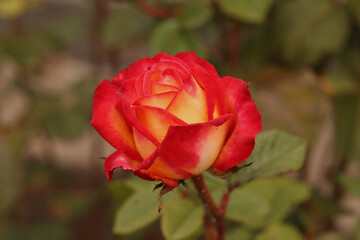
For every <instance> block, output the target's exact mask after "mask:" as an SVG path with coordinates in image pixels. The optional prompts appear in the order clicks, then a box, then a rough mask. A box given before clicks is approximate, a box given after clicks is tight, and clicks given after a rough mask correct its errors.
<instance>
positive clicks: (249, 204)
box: [226, 188, 270, 226]
mask: <svg viewBox="0 0 360 240" xmlns="http://www.w3.org/2000/svg"><path fill="white" fill-rule="evenodd" d="M269 212H270V205H269V203H268V201H266V200H265V199H264V198H262V197H261V196H260V195H258V194H256V193H254V192H252V191H251V190H248V189H244V188H238V189H236V190H234V191H233V192H232V193H231V196H230V200H229V204H228V207H227V211H226V218H228V219H231V220H234V221H237V222H241V223H245V224H247V225H249V226H254V225H256V224H257V222H259V221H261V220H262V219H264V217H265V216H266V215H267V214H268V213H269Z"/></svg>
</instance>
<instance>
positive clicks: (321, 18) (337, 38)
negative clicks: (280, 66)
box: [274, 0, 349, 64]
mask: <svg viewBox="0 0 360 240" xmlns="http://www.w3.org/2000/svg"><path fill="white" fill-rule="evenodd" d="M274 19H275V21H274V23H275V25H274V28H275V29H276V34H275V35H276V36H277V37H276V39H277V44H276V45H278V47H279V49H280V50H281V52H282V56H283V58H284V59H285V60H287V61H292V62H296V63H302V64H309V63H314V62H316V61H318V60H319V59H320V58H321V57H323V56H324V55H326V54H330V53H332V52H334V51H336V50H338V49H339V48H340V47H341V46H342V45H343V43H345V40H346V38H347V36H348V33H349V20H348V17H347V15H346V13H345V12H344V9H343V8H342V7H340V6H338V5H337V4H336V2H334V1H331V0H317V1H312V0H294V1H286V2H283V3H281V4H279V5H278V8H277V9H276V11H275V12H274ZM277 54H278V53H277Z"/></svg>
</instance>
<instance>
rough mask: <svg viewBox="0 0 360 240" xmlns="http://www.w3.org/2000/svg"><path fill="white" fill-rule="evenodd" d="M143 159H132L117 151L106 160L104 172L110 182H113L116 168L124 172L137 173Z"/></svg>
mask: <svg viewBox="0 0 360 240" xmlns="http://www.w3.org/2000/svg"><path fill="white" fill-rule="evenodd" d="M141 161H142V159H141V158H139V157H130V156H128V155H127V154H126V153H124V152H121V151H116V152H114V153H112V154H111V155H110V156H109V157H107V158H106V160H105V164H104V170H105V173H106V176H107V178H108V181H110V180H111V178H112V175H113V171H114V169H116V168H122V169H124V170H131V171H135V170H136V168H137V167H138V166H139V165H140V163H141Z"/></svg>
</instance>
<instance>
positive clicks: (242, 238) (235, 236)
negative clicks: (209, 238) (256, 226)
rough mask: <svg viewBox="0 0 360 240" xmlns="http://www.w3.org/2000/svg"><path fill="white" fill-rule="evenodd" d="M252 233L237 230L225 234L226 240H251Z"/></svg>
mask: <svg viewBox="0 0 360 240" xmlns="http://www.w3.org/2000/svg"><path fill="white" fill-rule="evenodd" d="M251 237H252V236H251V233H250V232H249V231H247V230H245V229H243V228H236V229H232V230H230V231H227V232H226V233H225V240H250V239H251Z"/></svg>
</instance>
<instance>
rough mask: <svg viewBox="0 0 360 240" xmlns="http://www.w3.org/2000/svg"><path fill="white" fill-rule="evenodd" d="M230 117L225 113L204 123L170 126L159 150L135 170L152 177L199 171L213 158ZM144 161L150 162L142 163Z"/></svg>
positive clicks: (183, 175) (175, 177)
mask: <svg viewBox="0 0 360 240" xmlns="http://www.w3.org/2000/svg"><path fill="white" fill-rule="evenodd" d="M231 117H232V114H226V115H223V116H221V117H219V118H217V119H213V120H212V121H209V122H206V123H198V124H190V125H183V126H171V127H170V128H169V131H168V133H167V135H166V137H165V139H164V141H163V142H162V143H161V145H160V147H159V148H158V150H157V151H156V152H155V153H154V155H153V156H152V158H149V159H147V160H145V161H144V162H143V164H142V165H140V166H139V169H138V170H139V171H140V172H142V173H143V174H145V175H149V176H152V178H154V177H158V178H166V179H173V180H180V179H187V178H190V177H193V176H195V175H198V174H200V173H201V172H203V171H204V170H206V169H208V168H209V167H211V165H212V164H213V163H214V161H215V160H216V158H217V156H218V154H219V152H220V150H221V147H222V146H223V143H224V141H225V138H226V135H227V133H228V129H229V125H228V124H227V123H228V120H229V119H230V118H231ZM146 161H153V162H152V163H150V162H149V163H147V164H145V162H146ZM145 166H147V167H148V169H146V167H145ZM160 180H161V179H160ZM164 183H165V182H164ZM165 184H166V183H165Z"/></svg>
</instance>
